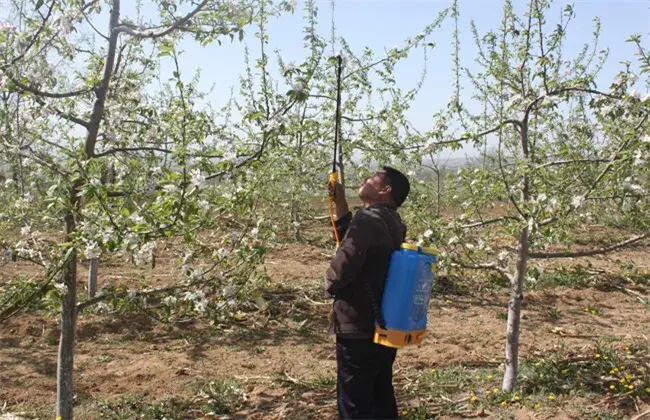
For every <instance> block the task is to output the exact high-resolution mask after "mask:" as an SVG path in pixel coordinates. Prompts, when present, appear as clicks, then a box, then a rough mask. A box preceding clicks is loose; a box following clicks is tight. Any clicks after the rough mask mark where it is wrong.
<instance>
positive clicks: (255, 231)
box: [251, 228, 260, 238]
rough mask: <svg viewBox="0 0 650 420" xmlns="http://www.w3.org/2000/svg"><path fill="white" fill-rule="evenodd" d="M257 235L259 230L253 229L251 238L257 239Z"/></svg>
mask: <svg viewBox="0 0 650 420" xmlns="http://www.w3.org/2000/svg"><path fill="white" fill-rule="evenodd" d="M259 233H260V230H259V228H253V229H252V230H251V236H252V237H253V238H257V235H259Z"/></svg>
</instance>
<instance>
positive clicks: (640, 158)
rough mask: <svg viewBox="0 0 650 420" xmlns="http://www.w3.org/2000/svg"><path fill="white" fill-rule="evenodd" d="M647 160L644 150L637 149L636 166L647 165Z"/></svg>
mask: <svg viewBox="0 0 650 420" xmlns="http://www.w3.org/2000/svg"><path fill="white" fill-rule="evenodd" d="M645 164H646V160H645V157H644V156H643V151H641V150H637V151H636V152H635V153H634V166H645Z"/></svg>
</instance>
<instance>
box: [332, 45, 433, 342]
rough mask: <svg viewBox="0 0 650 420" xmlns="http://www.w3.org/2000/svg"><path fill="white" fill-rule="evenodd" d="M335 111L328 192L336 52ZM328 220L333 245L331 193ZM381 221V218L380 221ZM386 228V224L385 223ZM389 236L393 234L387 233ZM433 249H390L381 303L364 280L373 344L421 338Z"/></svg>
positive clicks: (339, 70)
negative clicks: (371, 317)
mask: <svg viewBox="0 0 650 420" xmlns="http://www.w3.org/2000/svg"><path fill="white" fill-rule="evenodd" d="M336 61H337V68H336V115H335V123H334V130H335V131H334V157H333V158H332V172H331V173H330V176H329V185H330V188H331V190H332V192H335V191H336V183H337V182H338V180H339V174H338V172H337V168H336V166H337V165H336V160H337V154H338V151H339V147H340V145H339V135H340V130H341V73H342V72H343V57H342V56H341V55H338V56H336ZM329 213H330V222H331V223H332V230H333V231H334V238H335V239H336V246H337V247H338V246H340V245H341V238H339V233H338V230H337V229H336V219H335V217H334V197H333V195H330V201H329ZM384 223H385V222H384ZM386 228H387V229H388V232H391V230H390V227H389V226H386ZM391 236H393V234H392V233H391ZM436 254H437V252H436V251H435V250H433V249H429V248H421V247H419V246H417V245H414V244H409V243H403V244H402V245H401V248H400V249H398V250H395V251H393V253H392V255H391V259H390V263H389V267H388V276H387V278H386V283H385V286H384V294H383V297H382V300H381V307H380V306H379V305H378V304H377V302H376V299H375V297H374V294H373V291H372V288H371V287H370V284H369V283H367V284H366V289H367V291H368V294H369V299H370V302H371V306H372V310H373V316H374V318H375V334H374V338H373V341H374V342H375V343H376V344H379V345H382V346H386V347H392V348H402V347H404V346H407V345H411V344H418V343H420V342H422V339H423V338H424V336H425V334H426V333H427V330H426V327H427V310H428V308H429V299H430V297H431V289H432V287H433V281H434V277H435V274H434V268H435V266H436V260H437V256H436Z"/></svg>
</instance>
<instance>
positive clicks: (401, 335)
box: [373, 325, 427, 349]
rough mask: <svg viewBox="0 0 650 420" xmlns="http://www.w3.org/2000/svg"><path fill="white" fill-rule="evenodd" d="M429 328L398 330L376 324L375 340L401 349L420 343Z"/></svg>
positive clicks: (377, 342) (383, 344) (380, 343)
mask: <svg viewBox="0 0 650 420" xmlns="http://www.w3.org/2000/svg"><path fill="white" fill-rule="evenodd" d="M426 334H427V330H418V331H398V330H392V329H387V330H384V329H383V328H381V327H380V326H379V325H375V337H374V339H373V341H374V342H375V343H376V344H379V345H381V346H386V347H391V348H394V349H401V348H402V347H404V346H408V345H412V344H420V343H421V342H422V339H424V336H425V335H426Z"/></svg>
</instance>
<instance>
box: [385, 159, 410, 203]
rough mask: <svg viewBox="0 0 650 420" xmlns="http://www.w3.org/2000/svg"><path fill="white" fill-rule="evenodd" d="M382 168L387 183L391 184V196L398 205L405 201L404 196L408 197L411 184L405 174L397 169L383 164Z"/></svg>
mask: <svg viewBox="0 0 650 420" xmlns="http://www.w3.org/2000/svg"><path fill="white" fill-rule="evenodd" d="M382 169H383V170H384V171H385V172H386V177H387V178H388V180H389V182H388V184H389V185H390V186H391V197H392V198H393V201H394V202H395V205H397V207H399V206H401V205H402V204H403V203H404V201H406V197H408V195H409V191H410V190H411V184H410V183H409V180H408V178H406V175H404V174H403V173H401V172H400V171H398V170H397V169H395V168H391V167H390V166H384V167H383V168H382Z"/></svg>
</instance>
